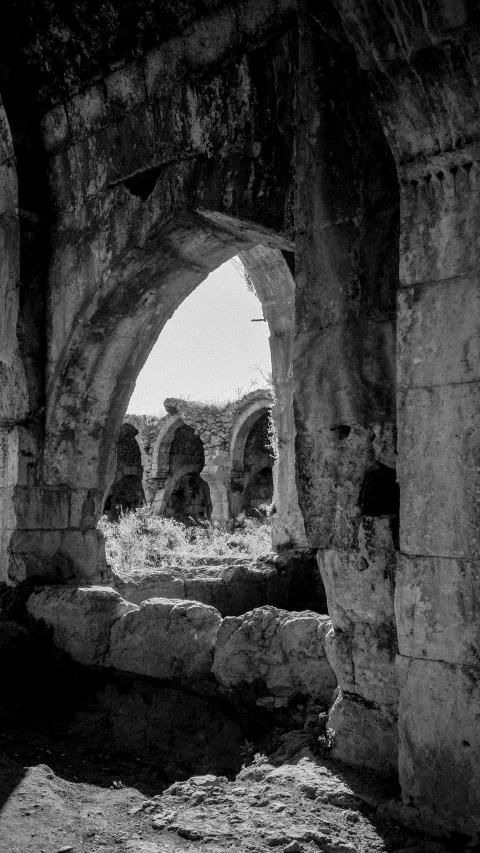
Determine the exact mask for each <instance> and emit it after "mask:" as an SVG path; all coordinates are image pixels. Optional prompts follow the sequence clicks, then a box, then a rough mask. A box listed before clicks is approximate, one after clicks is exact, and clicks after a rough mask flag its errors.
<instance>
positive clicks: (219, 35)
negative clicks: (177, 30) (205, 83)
mask: <svg viewBox="0 0 480 853" xmlns="http://www.w3.org/2000/svg"><path fill="white" fill-rule="evenodd" d="M236 23H237V22H236V14H235V12H234V11H233V9H232V8H228V7H227V8H224V9H219V10H218V11H217V14H216V15H215V25H214V26H213V27H212V20H211V19H209V18H203V19H200V20H199V21H196V22H195V23H194V24H193V26H192V27H191V28H190V29H189V30H187V32H186V33H185V39H184V57H185V63H186V65H187V67H188V68H189V69H193V70H198V69H202V70H203V69H204V68H205V66H207V67H208V65H211V64H213V63H215V62H219V61H220V60H221V59H222V58H223V57H224V56H225V55H226V54H227V52H228V51H232V50H234V49H235V48H236V47H237V43H238V33H237V26H236Z"/></svg>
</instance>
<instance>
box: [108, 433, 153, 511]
mask: <svg viewBox="0 0 480 853" xmlns="http://www.w3.org/2000/svg"><path fill="white" fill-rule="evenodd" d="M138 435H139V432H138V429H137V428H136V427H135V426H133V424H130V423H128V421H124V422H123V423H122V426H121V427H120V431H119V434H118V439H117V442H116V456H117V462H116V470H115V477H114V480H113V483H112V485H111V487H110V490H109V493H108V495H107V498H106V500H105V504H104V508H103V509H104V513H106V514H107V515H108V517H109V519H110V520H116V519H117V518H118V515H119V514H120V513H121V512H122V511H125V510H132V509H137V508H138V507H140V506H143V505H144V504H145V491H144V488H143V482H144V469H143V465H142V453H141V450H140V445H139V443H138Z"/></svg>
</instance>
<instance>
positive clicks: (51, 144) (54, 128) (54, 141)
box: [40, 104, 70, 154]
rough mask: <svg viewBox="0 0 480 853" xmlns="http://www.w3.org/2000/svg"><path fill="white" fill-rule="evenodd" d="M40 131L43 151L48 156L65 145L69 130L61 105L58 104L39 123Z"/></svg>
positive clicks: (63, 108) (65, 114)
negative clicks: (46, 152)
mask: <svg viewBox="0 0 480 853" xmlns="http://www.w3.org/2000/svg"><path fill="white" fill-rule="evenodd" d="M40 131H41V134H42V141H43V145H44V147H45V150H46V151H48V153H49V154H53V153H54V152H56V151H59V150H60V148H63V146H64V145H66V144H67V142H68V139H69V133H70V129H69V126H68V119H67V113H66V111H65V107H64V106H63V104H58V105H57V106H56V107H53V109H52V110H50V112H48V113H47V114H46V115H45V116H44V117H43V118H42V120H41V122H40Z"/></svg>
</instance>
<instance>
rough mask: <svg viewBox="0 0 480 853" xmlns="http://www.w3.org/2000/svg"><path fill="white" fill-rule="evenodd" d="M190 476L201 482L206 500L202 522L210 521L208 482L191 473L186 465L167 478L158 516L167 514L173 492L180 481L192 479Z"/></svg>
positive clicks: (210, 505)
mask: <svg viewBox="0 0 480 853" xmlns="http://www.w3.org/2000/svg"><path fill="white" fill-rule="evenodd" d="M192 476H194V477H195V478H198V480H199V481H201V483H202V484H203V486H204V494H205V498H206V500H205V503H206V515H205V519H204V520H205V521H209V520H210V518H211V515H212V500H211V495H210V487H209V484H208V481H207V479H206V478H205V476H200V473H198V472H196V471H192V470H191V468H190V466H188V465H184V466H182V467H181V468H178V469H177V471H175V473H174V474H172V475H171V477H169V479H168V481H167V483H166V486H165V489H164V491H163V495H162V500H161V505H160V507H159V513H158V514H159V515H166V514H167V509H168V506H169V504H170V502H171V500H172V497H173V495H174V493H175V491H176V490H177V488H178V486H179V485H180V483H181V481H182V480H185V479H186V478H187V477H192ZM181 520H183V521H185V520H186V519H181Z"/></svg>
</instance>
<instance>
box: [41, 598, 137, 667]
mask: <svg viewBox="0 0 480 853" xmlns="http://www.w3.org/2000/svg"><path fill="white" fill-rule="evenodd" d="M135 609H136V606H135V605H134V604H130V603H128V602H126V601H124V600H123V599H122V598H121V597H120V595H119V594H118V592H115V591H114V590H113V589H109V588H108V587H95V586H91V587H84V588H82V587H56V586H49V587H43V588H40V589H37V590H35V592H34V593H33V594H32V595H31V596H30V598H29V599H28V602H27V610H28V612H29V614H30V616H32V617H33V619H36V620H42V621H43V622H45V623H46V624H47V625H48V626H49V627H51V628H53V637H54V641H55V643H56V645H57V646H58V647H59V648H61V649H62V650H63V651H64V652H66V653H67V654H68V655H70V657H72V658H73V659H74V660H76V661H78V662H79V663H83V664H86V665H88V666H93V665H94V664H102V663H103V660H104V657H105V654H106V652H107V649H108V643H109V639H110V629H111V627H112V625H113V623H114V622H115V620H117V619H119V618H120V617H121V616H123V615H124V614H125V613H128V612H130V611H131V610H135Z"/></svg>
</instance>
